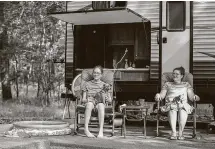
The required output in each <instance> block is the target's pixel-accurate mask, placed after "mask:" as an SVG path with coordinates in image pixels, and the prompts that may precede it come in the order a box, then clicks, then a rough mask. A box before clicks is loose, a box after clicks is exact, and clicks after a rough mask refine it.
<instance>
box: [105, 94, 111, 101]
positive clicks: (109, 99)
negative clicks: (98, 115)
mask: <svg viewBox="0 0 215 149" xmlns="http://www.w3.org/2000/svg"><path fill="white" fill-rule="evenodd" d="M106 100H107V101H108V102H109V103H110V102H112V97H111V94H110V93H107V96H106Z"/></svg>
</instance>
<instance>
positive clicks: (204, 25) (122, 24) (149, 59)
mask: <svg viewBox="0 0 215 149" xmlns="http://www.w3.org/2000/svg"><path fill="white" fill-rule="evenodd" d="M214 10H215V2H207V1H203V2H202V1H194V2H192V1H111V2H110V1H95V2H94V1H93V2H92V1H86V2H85V1H80V2H79V1H73V2H67V12H62V13H54V14H51V16H53V17H55V18H58V19H60V20H62V21H65V22H67V29H66V36H67V38H66V52H65V53H66V66H65V72H66V74H65V77H66V78H65V84H66V86H67V87H69V84H71V82H72V79H73V78H74V77H75V75H77V74H78V73H80V71H81V70H83V69H85V68H92V67H94V66H95V65H102V66H103V67H104V68H105V69H113V70H115V71H116V74H115V82H116V92H117V99H119V100H124V99H128V100H134V99H137V98H140V97H141V98H145V99H146V100H147V101H153V100H154V98H153V97H154V95H155V93H156V92H158V91H159V90H160V80H161V75H162V73H163V72H171V71H172V70H173V68H175V67H180V66H183V67H184V68H185V69H186V71H187V72H191V73H192V74H193V76H194V86H195V92H196V94H198V95H199V96H200V97H201V102H209V103H211V102H214V101H213V98H214V97H215V95H214V93H213V92H214V89H215V63H214V62H215V58H213V56H211V55H214V54H215V11H214Z"/></svg>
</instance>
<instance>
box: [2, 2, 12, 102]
mask: <svg viewBox="0 0 215 149" xmlns="http://www.w3.org/2000/svg"><path fill="white" fill-rule="evenodd" d="M3 8H4V2H0V22H4V9H3ZM6 43H7V29H6V28H3V32H2V33H1V34H0V65H1V76H0V77H1V81H2V98H3V101H5V100H8V99H12V93H11V85H10V82H9V59H8V55H7V54H3V50H5V49H4V47H5V44H6Z"/></svg>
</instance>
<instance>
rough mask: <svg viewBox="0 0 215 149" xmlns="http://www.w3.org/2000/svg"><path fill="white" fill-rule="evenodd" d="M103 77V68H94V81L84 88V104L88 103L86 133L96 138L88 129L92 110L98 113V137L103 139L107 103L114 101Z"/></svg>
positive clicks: (87, 83) (85, 121) (85, 123)
mask: <svg viewBox="0 0 215 149" xmlns="http://www.w3.org/2000/svg"><path fill="white" fill-rule="evenodd" d="M102 75H103V68H102V67H101V66H96V67H94V69H93V74H92V76H93V80H91V81H88V82H86V83H85V84H84V87H83V98H82V102H84V103H86V109H85V114H84V116H85V120H84V132H85V134H86V136H87V137H90V138H94V137H95V136H94V135H93V134H92V133H90V131H89V129H88V124H89V121H90V117H91V113H92V110H93V109H95V110H97V111H98V119H99V134H98V136H97V137H98V138H101V137H103V126H104V114H105V101H108V102H111V100H112V99H111V95H110V93H109V92H108V90H109V88H110V86H109V85H108V84H106V83H105V82H103V81H101V77H102Z"/></svg>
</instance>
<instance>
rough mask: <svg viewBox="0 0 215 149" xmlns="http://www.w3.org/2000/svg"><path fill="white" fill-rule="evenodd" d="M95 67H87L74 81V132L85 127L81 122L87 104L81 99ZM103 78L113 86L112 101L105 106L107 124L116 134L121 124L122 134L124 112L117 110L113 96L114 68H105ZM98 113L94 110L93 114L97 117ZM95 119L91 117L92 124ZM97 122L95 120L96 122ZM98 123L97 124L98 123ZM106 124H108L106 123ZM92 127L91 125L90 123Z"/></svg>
mask: <svg viewBox="0 0 215 149" xmlns="http://www.w3.org/2000/svg"><path fill="white" fill-rule="evenodd" d="M92 72H93V69H85V70H83V71H82V73H81V74H79V75H77V76H76V77H75V78H74V80H73V82H72V93H73V96H74V97H75V98H76V102H75V122H74V133H75V134H77V131H78V130H79V128H80V127H83V126H84V124H83V122H82V123H81V118H83V116H84V112H85V105H83V104H82V103H81V102H80V101H81V100H80V99H81V98H82V87H83V85H84V83H85V82H87V81H90V80H92V79H93V76H92ZM101 80H102V81H103V82H105V83H108V84H110V86H111V91H110V93H111V95H112V102H111V103H106V107H105V122H106V123H105V124H109V125H108V126H112V127H109V128H112V133H111V134H112V135H114V130H115V126H120V128H121V135H122V114H121V113H116V112H115V100H116V99H115V97H114V96H113V88H114V72H113V71H112V70H104V72H103V76H102V78H101ZM97 115H98V113H97V112H96V111H94V110H93V111H92V116H91V118H92V117H93V116H95V117H97ZM117 117H119V118H117ZM93 119H94V118H93ZM93 119H91V121H90V124H93ZM94 124H95V122H94ZM96 125H97V124H96ZM105 126H106V125H105ZM89 127H90V125H89Z"/></svg>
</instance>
